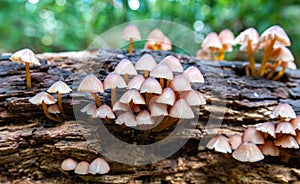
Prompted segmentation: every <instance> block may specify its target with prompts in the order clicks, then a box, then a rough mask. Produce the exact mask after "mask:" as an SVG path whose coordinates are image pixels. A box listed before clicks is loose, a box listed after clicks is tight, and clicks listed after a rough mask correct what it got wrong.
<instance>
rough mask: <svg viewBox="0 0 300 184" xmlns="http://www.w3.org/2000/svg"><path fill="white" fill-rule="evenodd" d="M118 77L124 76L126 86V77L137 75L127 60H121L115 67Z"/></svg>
mask: <svg viewBox="0 0 300 184" xmlns="http://www.w3.org/2000/svg"><path fill="white" fill-rule="evenodd" d="M114 72H116V73H117V74H119V75H124V79H125V82H126V84H127V83H128V75H137V72H136V70H135V67H134V66H133V64H132V63H131V61H129V60H128V59H122V60H121V61H120V62H119V64H118V65H117V66H116V68H115V71H114Z"/></svg>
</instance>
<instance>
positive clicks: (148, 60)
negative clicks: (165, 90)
mask: <svg viewBox="0 0 300 184" xmlns="http://www.w3.org/2000/svg"><path fill="white" fill-rule="evenodd" d="M156 65H157V64H156V61H155V59H154V58H153V57H152V56H151V55H150V54H144V55H143V56H142V57H141V58H140V59H139V60H138V61H137V62H136V63H135V69H136V70H147V71H151V70H152V69H153V68H154V67H155V66H156Z"/></svg>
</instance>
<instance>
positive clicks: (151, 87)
mask: <svg viewBox="0 0 300 184" xmlns="http://www.w3.org/2000/svg"><path fill="white" fill-rule="evenodd" d="M140 92H141V93H145V99H146V104H149V100H150V99H151V97H152V94H161V93H162V87H161V86H160V84H159V82H158V81H157V80H156V79H154V78H151V77H149V78H147V79H146V80H145V81H144V82H143V84H142V86H141V89H140Z"/></svg>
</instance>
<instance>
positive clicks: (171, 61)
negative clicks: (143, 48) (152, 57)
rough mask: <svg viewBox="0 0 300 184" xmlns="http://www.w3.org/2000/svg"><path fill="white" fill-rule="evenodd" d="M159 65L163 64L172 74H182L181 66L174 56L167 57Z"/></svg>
mask: <svg viewBox="0 0 300 184" xmlns="http://www.w3.org/2000/svg"><path fill="white" fill-rule="evenodd" d="M160 63H165V64H167V65H168V66H169V68H170V69H171V70H172V71H173V72H183V68H182V65H181V63H180V61H179V59H178V58H176V57H175V56H171V55H170V56H167V57H165V58H164V59H163V60H162V61H161V62H160Z"/></svg>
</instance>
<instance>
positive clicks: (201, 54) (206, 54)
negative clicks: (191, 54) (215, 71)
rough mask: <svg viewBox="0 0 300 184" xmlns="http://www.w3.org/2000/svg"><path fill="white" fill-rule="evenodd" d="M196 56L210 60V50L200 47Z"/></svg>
mask: <svg viewBox="0 0 300 184" xmlns="http://www.w3.org/2000/svg"><path fill="white" fill-rule="evenodd" d="M196 58H198V59H202V60H209V52H207V51H206V50H203V49H199V50H198V51H197V53H196Z"/></svg>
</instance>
